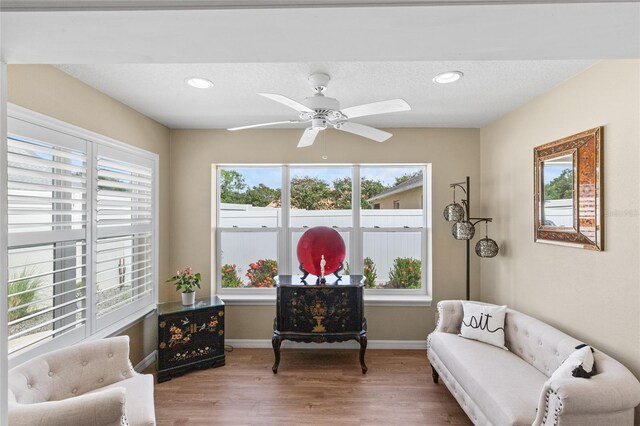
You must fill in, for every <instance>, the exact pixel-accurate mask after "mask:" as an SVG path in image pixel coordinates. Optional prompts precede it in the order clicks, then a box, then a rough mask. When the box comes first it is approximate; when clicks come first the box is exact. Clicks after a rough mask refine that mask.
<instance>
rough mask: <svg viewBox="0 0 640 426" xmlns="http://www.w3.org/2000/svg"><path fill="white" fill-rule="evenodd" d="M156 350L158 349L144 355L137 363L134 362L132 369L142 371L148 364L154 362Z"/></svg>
mask: <svg viewBox="0 0 640 426" xmlns="http://www.w3.org/2000/svg"><path fill="white" fill-rule="evenodd" d="M157 352H158V351H153V352H151V353H150V354H149V355H147V356H145V357H144V359H143V360H142V361H140V362H139V363H138V364H136V366H135V367H133V369H134V370H136V371H137V372H138V373H142V372H143V371H144V370H145V369H146V368H147V367H148V366H150V365H151V364H153V363H154V362H156V353H157Z"/></svg>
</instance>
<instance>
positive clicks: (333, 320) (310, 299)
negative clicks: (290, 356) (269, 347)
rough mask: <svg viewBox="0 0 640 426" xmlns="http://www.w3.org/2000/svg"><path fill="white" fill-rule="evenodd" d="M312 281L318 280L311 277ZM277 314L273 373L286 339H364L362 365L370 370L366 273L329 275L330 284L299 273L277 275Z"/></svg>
mask: <svg viewBox="0 0 640 426" xmlns="http://www.w3.org/2000/svg"><path fill="white" fill-rule="evenodd" d="M309 280H310V282H315V278H314V279H313V280H311V279H309ZM276 287H277V295H278V296H277V301H276V304H277V305H276V318H275V320H274V324H273V339H272V344H273V352H274V354H275V363H274V364H273V368H272V370H273V373H274V374H275V373H277V372H278V366H279V365H280V345H281V344H282V341H283V340H292V341H294V342H305V343H311V342H313V343H323V342H328V343H333V342H344V341H347V340H356V341H357V342H358V343H360V367H361V368H362V373H363V374H364V373H366V372H367V366H366V364H365V363H364V355H365V351H366V349H367V321H366V319H365V317H364V303H363V289H364V284H363V283H362V275H345V276H343V277H342V278H341V279H340V280H336V279H335V278H334V277H331V278H329V277H327V283H326V284H308V283H305V282H304V281H302V278H301V276H298V275H293V276H292V275H279V276H278V277H277V278H276Z"/></svg>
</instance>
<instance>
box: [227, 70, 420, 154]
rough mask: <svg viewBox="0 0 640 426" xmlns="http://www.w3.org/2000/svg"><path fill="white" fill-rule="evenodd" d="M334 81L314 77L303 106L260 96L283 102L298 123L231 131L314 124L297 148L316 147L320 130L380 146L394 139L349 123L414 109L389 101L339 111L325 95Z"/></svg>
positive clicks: (282, 98) (335, 102)
mask: <svg viewBox="0 0 640 426" xmlns="http://www.w3.org/2000/svg"><path fill="white" fill-rule="evenodd" d="M330 79H331V78H330V77H329V76H328V75H327V74H312V75H311V76H309V83H311V87H312V88H313V90H314V91H315V92H316V93H315V94H314V95H313V96H311V97H309V98H305V100H304V101H303V103H300V102H297V101H294V100H293V99H290V98H287V97H286V96H283V95H277V94H273V93H258V94H259V95H262V96H264V97H266V98H269V99H271V100H274V101H276V102H280V103H281V104H283V105H286V106H288V107H289V108H293V109H294V110H296V111H297V112H298V117H299V119H298V120H286V121H274V122H271V123H261V124H252V125H249V126H240V127H232V128H230V129H228V130H232V131H233V130H243V129H251V128H254V127H264V126H275V125H278V124H298V123H311V127H308V128H307V129H305V131H304V133H303V134H302V137H301V138H300V142H298V148H303V147H306V146H311V145H313V141H314V140H315V139H316V136H317V135H318V133H319V132H320V131H321V130H325V129H326V128H327V127H329V126H331V127H333V128H335V129H337V130H342V131H343V132H349V133H353V134H355V135H359V136H362V137H365V138H368V139H372V140H374V141H377V142H384V141H386V140H387V139H389V138H390V137H391V136H393V135H392V134H391V133H389V132H385V131H382V130H379V129H376V128H373V127H369V126H365V125H363V124H358V123H354V122H352V121H350V120H351V119H352V118H357V117H365V116H368V115H377V114H387V113H390V112H400V111H409V110H410V109H411V107H410V106H409V104H408V103H407V102H406V101H405V100H404V99H391V100H388V101H380V102H373V103H370V104H364V105H358V106H354V107H349V108H345V109H342V110H341V109H340V102H338V100H337V99H335V98H330V97H328V96H325V95H324V93H323V92H324V91H325V89H326V88H327V85H328V84H329V80H330Z"/></svg>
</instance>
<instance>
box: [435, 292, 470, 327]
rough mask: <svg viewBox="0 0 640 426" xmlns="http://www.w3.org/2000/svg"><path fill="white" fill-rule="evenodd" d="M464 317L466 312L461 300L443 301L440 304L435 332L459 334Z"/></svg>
mask: <svg viewBox="0 0 640 426" xmlns="http://www.w3.org/2000/svg"><path fill="white" fill-rule="evenodd" d="M463 317H464V311H463V310H462V302H461V301H460V300H441V301H440V302H438V322H437V323H436V329H435V331H440V332H442V333H453V334H458V333H460V326H461V325H462V318H463Z"/></svg>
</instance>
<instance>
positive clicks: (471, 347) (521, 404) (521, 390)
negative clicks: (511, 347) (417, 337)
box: [430, 332, 547, 425]
mask: <svg viewBox="0 0 640 426" xmlns="http://www.w3.org/2000/svg"><path fill="white" fill-rule="evenodd" d="M430 350H431V351H434V352H435V353H437V354H438V358H439V359H440V361H441V362H442V363H443V364H444V366H445V367H446V368H447V370H448V371H449V373H450V374H451V375H452V376H453V377H455V379H456V381H457V382H458V384H459V385H460V387H462V389H464V391H465V392H466V393H467V394H469V395H473V399H474V402H475V403H476V405H477V406H478V407H479V408H480V409H481V410H482V411H483V414H484V415H485V416H486V417H487V418H489V419H492V424H495V425H525V424H526V425H531V424H532V423H533V421H534V420H535V418H536V408H537V406H538V400H539V398H540V393H541V392H542V388H543V385H544V383H545V381H546V380H547V377H546V376H545V375H544V374H542V373H541V372H540V371H538V370H537V369H536V368H535V367H533V366H531V365H530V364H528V363H527V362H525V361H524V360H522V359H521V358H519V357H518V356H516V355H514V354H513V353H510V352H508V351H505V350H504V349H500V348H498V347H496V346H491V345H488V344H486V343H482V342H478V341H474V340H469V339H464V338H462V337H460V336H457V335H455V334H450V333H441V332H434V333H432V335H431V340H430Z"/></svg>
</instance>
